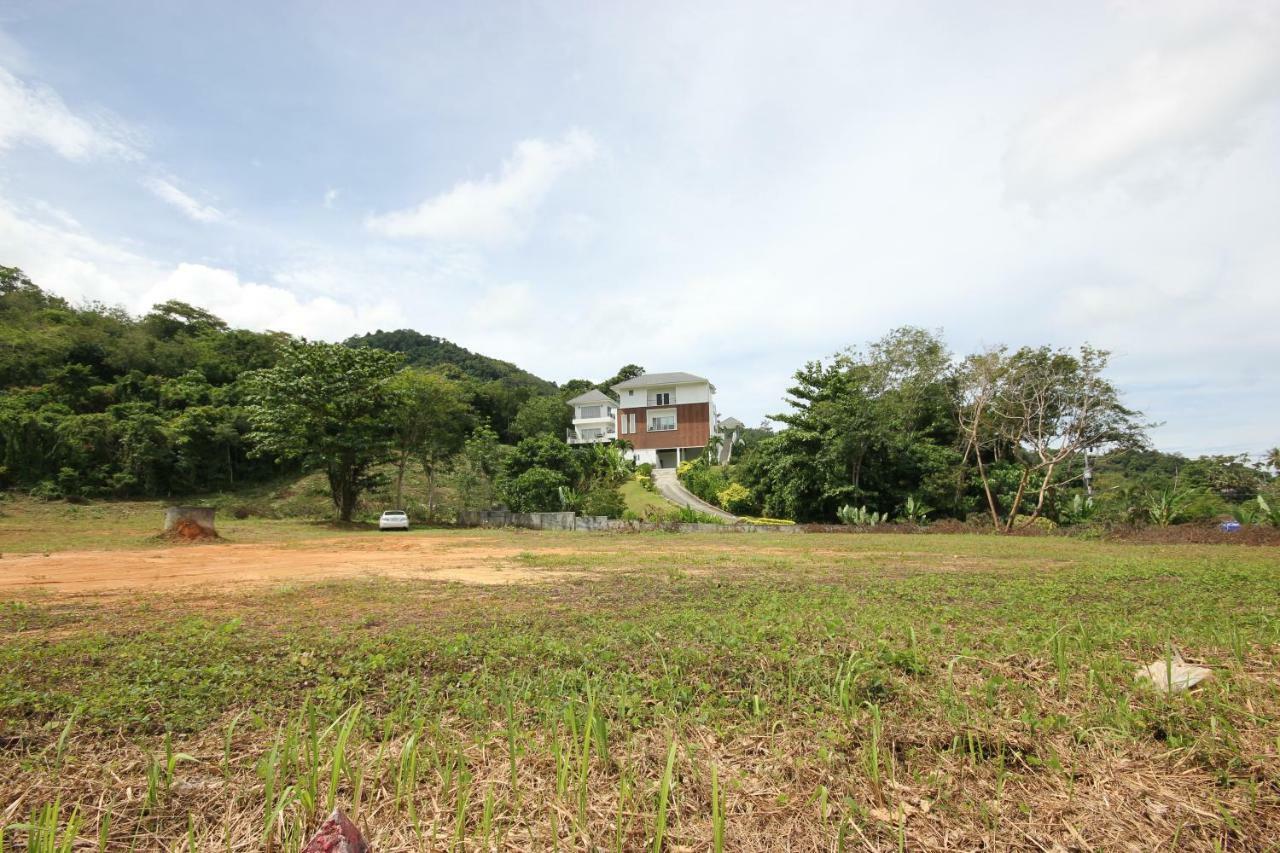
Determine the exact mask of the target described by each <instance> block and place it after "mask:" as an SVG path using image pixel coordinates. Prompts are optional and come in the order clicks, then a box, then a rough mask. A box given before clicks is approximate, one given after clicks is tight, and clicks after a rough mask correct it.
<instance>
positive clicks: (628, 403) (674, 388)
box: [618, 382, 711, 409]
mask: <svg viewBox="0 0 1280 853" xmlns="http://www.w3.org/2000/svg"><path fill="white" fill-rule="evenodd" d="M661 389H669V390H670V391H671V392H672V393H671V404H672V405H681V404H684V403H709V402H711V385H710V384H708V383H706V382H698V383H696V384H692V385H661V386H654V387H653V388H627V389H624V390H623V391H621V392H620V393H621V395H622V399H621V401H620V402H619V403H618V406H619V407H620V408H623V409H629V408H636V407H637V406H647V405H649V393H650V392H651V391H654V390H661Z"/></svg>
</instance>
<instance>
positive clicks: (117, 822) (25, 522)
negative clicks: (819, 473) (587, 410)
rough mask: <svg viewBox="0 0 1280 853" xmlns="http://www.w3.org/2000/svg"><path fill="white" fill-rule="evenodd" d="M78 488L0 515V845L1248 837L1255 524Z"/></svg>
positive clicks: (1261, 734)
mask: <svg viewBox="0 0 1280 853" xmlns="http://www.w3.org/2000/svg"><path fill="white" fill-rule="evenodd" d="M77 509H80V510H82V512H80V513H77V514H69V513H68V510H69V508H67V507H53V506H51V507H48V508H43V509H38V510H36V509H30V508H29V507H14V506H12V505H6V507H5V510H6V515H5V516H4V517H3V518H0V551H3V553H4V556H3V558H0V583H3V584H4V585H3V586H0V602H2V603H0V766H4V767H5V768H7V769H6V772H5V773H3V774H0V825H3V826H5V827H6V829H5V830H4V833H3V838H4V845H5V849H11V848H15V849H25V845H27V843H28V840H29V838H30V831H29V830H27V829H23V828H21V825H24V824H27V823H29V822H30V821H31V819H32V817H33V816H36V817H40V812H41V810H42V809H45V808H46V807H48V806H52V805H53V804H55V803H56V814H55V813H54V809H49V810H48V814H47V815H45V819H47V820H49V821H50V822H52V821H54V820H55V819H56V821H57V822H58V823H59V825H60V827H61V829H60V831H61V832H64V833H65V832H66V827H67V826H68V824H69V823H71V824H73V826H72V831H73V832H74V834H76V835H78V836H79V837H80V838H81V847H79V848H77V849H107V850H121V851H123V850H129V849H134V850H160V849H163V850H176V849H183V850H187V849H191V850H237V851H240V850H244V851H248V850H263V849H278V850H286V851H287V850H296V849H298V846H299V841H300V839H301V838H302V837H303V836H304V834H305V833H306V832H307V831H308V830H310V829H312V828H314V827H315V825H316V823H317V821H318V817H319V815H320V814H321V812H323V811H324V810H325V809H327V808H328V807H329V806H330V804H331V803H336V804H338V805H341V806H342V807H343V808H344V809H346V810H347V811H348V812H349V813H350V814H352V816H353V817H355V818H356V819H357V821H358V822H359V823H360V824H361V825H362V826H363V827H364V829H365V831H366V834H367V836H368V837H369V838H370V840H371V841H372V843H373V847H374V850H376V851H380V853H381V852H382V851H396V850H441V849H457V850H490V849H500V850H537V851H542V850H553V849H561V850H585V849H600V850H641V849H645V850H652V849H655V848H656V847H659V846H660V847H662V848H663V849H667V850H713V849H717V846H716V845H717V839H718V838H722V839H723V842H722V849H724V850H747V851H751V850H791V851H819V850H821V851H830V850H840V849H843V850H895V849H953V850H973V849H980V848H995V849H1026V850H1068V849H1082V850H1083V849H1106V850H1123V849H1133V850H1151V849H1165V850H1183V849H1192V850H1195V849H1204V850H1213V849H1223V850H1267V849H1280V848H1277V847H1276V840H1277V839H1280V788H1278V787H1277V786H1278V782H1277V780H1278V779H1280V556H1278V555H1277V552H1276V550H1275V549H1273V548H1268V547H1252V548H1250V547H1237V546H1229V545H1218V546H1206V545H1167V546H1150V545H1144V546H1138V545H1130V544H1117V543H1100V542H1086V541H1078V540H1067V539H1058V538H1052V539H1048V538H1008V539H1006V538H999V537H990V536H947V535H933V536H916V535H884V536H881V535H860V536H847V535H845V536H841V535H822V534H812V535H799V536H797V535H791V536H781V535H778V536H775V535H768V534H752V535H734V534H712V535H704V536H695V535H674V534H665V533H653V534H634V535H589V534H567V533H566V534H553V533H535V532H528V531H524V532H518V531H485V532H478V531H415V532H413V533H411V534H408V535H397V534H389V535H379V534H377V533H376V532H373V531H363V530H360V529H331V528H329V527H326V526H322V525H316V524H308V523H305V522H266V521H259V520H247V521H245V522H236V521H229V522H226V523H224V524H222V530H223V533H224V535H225V536H226V538H227V542H225V543H219V544H213V545H197V546H176V547H174V546H164V545H161V544H158V543H154V542H152V541H151V540H150V538H149V537H150V535H151V531H152V530H153V529H154V526H155V522H156V519H157V516H156V515H155V514H154V506H152V507H150V508H148V507H146V506H145V505H138V506H137V507H135V508H130V507H120V506H114V505H106V506H98V507H81V508H77ZM87 510H94V513H90V512H87ZM135 511H136V513H137V517H136V518H135V519H134V520H133V521H125V522H122V521H121V518H127V517H131V516H129V513H134V512H135ZM95 513H96V514H95ZM95 547H101V548H105V549H108V550H101V551H95V550H94V548H95ZM24 552H25V553H26V554H27V555H29V556H19V554H21V553H24ZM46 552H47V553H49V555H50V556H48V557H46V556H44V554H45V553H46ZM152 563H154V564H157V565H162V566H167V567H169V568H170V569H172V570H173V571H171V572H170V573H169V574H171V575H175V576H176V578H171V579H170V580H164V576H165V572H164V571H159V572H156V573H154V574H152V575H148V574H147V571H148V566H149V565H150V564H152ZM38 564H43V566H44V568H41V569H33V568H32V566H33V565H38ZM184 567H185V573H184ZM33 572H34V573H43V574H44V575H45V576H46V577H45V578H44V580H43V581H42V580H40V579H34V581H33V582H31V583H28V582H25V581H23V580H22V579H23V578H24V577H29V576H30V574H31V573H33ZM76 573H79V575H77V576H79V577H81V578H82V581H81V583H80V585H78V586H77V585H75V584H59V583H57V582H56V578H57V577H59V576H62V577H67V576H68V575H69V574H76ZM86 573H87V574H89V575H92V576H93V577H94V578H96V579H97V580H96V581H95V582H93V583H87V582H84V581H83V578H84V577H85V576H86ZM1170 642H1172V643H1174V644H1176V645H1177V646H1178V647H1179V648H1180V649H1181V650H1182V652H1183V653H1184V655H1186V657H1188V658H1189V659H1193V660H1195V661H1198V662H1203V663H1204V664H1205V665H1207V666H1209V667H1211V668H1212V669H1213V671H1214V676H1213V677H1212V678H1211V679H1210V680H1209V681H1207V682H1206V683H1204V684H1203V685H1201V686H1200V687H1198V688H1196V689H1195V690H1194V691H1192V692H1191V693H1189V694H1186V695H1178V696H1174V697H1166V696H1164V695H1162V694H1159V693H1157V692H1155V691H1154V690H1152V689H1150V688H1147V687H1143V686H1141V685H1138V684H1135V682H1134V680H1133V671H1134V669H1135V668H1136V667H1137V666H1138V665H1139V664H1143V663H1146V662H1149V661H1151V660H1154V659H1155V658H1157V657H1159V656H1161V655H1162V654H1163V653H1164V650H1165V649H1166V648H1167V645H1168V643H1170ZM659 836H660V838H659ZM41 849H52V848H41Z"/></svg>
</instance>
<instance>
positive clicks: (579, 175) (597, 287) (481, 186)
mask: <svg viewBox="0 0 1280 853" xmlns="http://www.w3.org/2000/svg"><path fill="white" fill-rule="evenodd" d="M1277 152H1280V6H1278V5H1277V4H1275V3H1259V4H1247V3H1244V4H1233V3H1229V2H1168V3H1161V4H1158V5H1157V4H1147V3H1096V4H1095V3H1087V2H1083V3H1069V4H1068V3H1061V4H1044V3H1041V4H1025V3H985V4H969V5H968V6H962V5H961V4H954V3H933V4H931V3H895V4H888V3H885V4H847V3H839V4H822V3H804V4H782V3H772V4H755V3H745V2H731V3H698V4H688V3H663V2H650V3H644V4H640V3H631V4H620V3H582V4H571V3H523V4H515V3H502V4H483V3H471V4H431V5H428V4H421V3H404V4H393V3H377V4H370V5H368V6H367V7H357V5H355V4H350V3H332V4H323V3H306V4H302V3H297V4H291V3H269V4H264V3H235V2H225V3H217V4H183V3H160V2H156V3H132V2H122V0H117V1H116V2H110V3H106V2H102V3H71V2H50V0H43V2H36V3H22V2H18V3H13V2H5V3H0V263H5V264H16V265H19V266H22V267H23V268H24V269H26V270H27V271H28V272H29V273H30V274H31V275H32V277H33V278H34V279H35V280H36V281H37V282H38V283H39V284H41V285H42V286H44V287H46V288H49V289H51V290H54V291H56V292H59V293H62V294H64V295H67V296H69V297H72V298H76V299H97V300H101V301H105V302H109V303H113V304H120V305H123V306H125V307H126V308H128V309H129V310H131V311H134V312H141V311H144V310H145V309H146V308H147V307H148V306H149V305H151V304H153V303H154V302H158V301H162V300H164V299H168V298H180V299H185V300H187V301H190V302H193V303H196V304H201V305H204V306H206V307H208V308H210V309H211V310H213V311H215V312H217V313H219V314H220V315H222V316H223V317H225V318H226V319H227V320H228V321H230V322H232V323H234V324H236V325H242V326H248V327H253V328H271V329H283V330H286V331H290V332H295V333H298V334H305V335H307V336H309V337H317V338H326V339H341V338H343V337H346V336H348V335H350V334H354V333H359V332H364V331H369V330H372V329H376V328H384V329H390V328H399V327H411V328H415V329H418V330H420V331H423V332H427V333H431V334H437V335H442V336H444V337H447V338H450V339H452V340H454V341H456V342H458V343H460V344H462V345H464V346H467V347H469V348H472V349H475V350H478V351H480V352H484V353H486V354H490V355H495V356H499V357H503V358H508V359H511V360H513V361H516V362H517V363H519V364H521V365H522V366H524V367H527V368H528V369H530V370H533V371H534V372H536V373H539V374H540V375H543V376H546V377H547V378H550V379H554V380H557V381H564V380H566V379H569V378H573V377H589V378H596V379H599V378H604V377H606V376H608V375H610V374H612V373H613V372H614V371H615V370H616V368H617V367H618V366H620V365H621V364H623V363H627V362H638V363H640V364H643V365H645V366H646V367H648V368H649V369H651V370H686V371H690V372H695V373H700V374H703V375H706V376H709V377H711V378H712V379H713V381H715V383H716V385H717V387H718V389H719V392H720V393H719V408H720V409H721V411H722V412H724V413H725V414H732V415H736V416H737V417H739V418H741V419H743V420H744V421H746V422H748V423H756V422H759V420H760V419H761V418H762V417H764V416H765V415H767V414H769V413H771V412H776V411H778V409H779V407H780V400H781V397H782V394H783V391H784V389H785V387H786V385H787V380H788V377H789V375H790V374H791V372H792V371H794V370H795V369H796V368H797V367H799V366H800V365H801V364H802V363H803V362H804V361H806V360H808V359H812V358H818V357H822V356H826V355H829V354H831V353H833V352H835V351H836V350H838V349H840V348H842V347H845V346H848V345H851V344H860V343H863V342H865V341H867V340H869V339H872V338H876V337H879V336H880V335H881V334H883V333H884V332H885V331H887V330H888V329H890V328H892V327H894V326H897V325H903V324H912V325H920V326H926V327H941V328H943V329H945V332H946V335H947V337H948V339H949V340H950V342H951V344H952V346H953V347H954V348H955V349H956V350H957V351H958V352H966V351H970V350H973V349H976V348H980V347H983V346H988V345H993V344H999V343H1006V344H1009V345H1013V346H1017V345H1021V344H1024V343H1033V344H1034V343H1052V344H1056V345H1072V344H1078V343H1081V342H1084V341H1090V342H1092V343H1094V344H1096V345H1098V346H1102V347H1105V348H1108V349H1111V350H1112V351H1113V352H1114V362H1113V366H1114V369H1113V376H1114V377H1115V378H1116V380H1117V381H1119V382H1120V383H1121V384H1122V385H1123V386H1124V387H1125V388H1126V390H1127V392H1128V400H1129V401H1130V402H1131V403H1132V404H1133V405H1135V406H1137V407H1139V408H1141V409H1143V410H1144V411H1145V412H1146V413H1147V415H1148V417H1149V418H1151V419H1152V420H1155V421H1161V422H1163V423H1164V425H1163V426H1161V427H1160V428H1158V429H1157V430H1156V431H1155V432H1154V438H1155V440H1156V442H1157V444H1158V445H1159V446H1161V447H1164V448H1167V449H1173V450H1179V451H1182V452H1187V453H1198V452H1237V451H1249V452H1257V451H1261V450H1263V449H1264V448H1266V447H1269V446H1272V445H1274V444H1277V443H1280V427H1278V426H1277V424H1280V371H1278V370H1277V369H1276V367H1275V365H1276V364H1277V363H1280V335H1278V334H1277V332H1276V320H1277V317H1278V316H1280V239H1277V234H1280V156H1277Z"/></svg>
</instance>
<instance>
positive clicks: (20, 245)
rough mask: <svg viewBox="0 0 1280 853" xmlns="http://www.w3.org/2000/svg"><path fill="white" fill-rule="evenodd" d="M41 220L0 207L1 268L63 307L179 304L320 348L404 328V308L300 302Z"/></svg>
mask: <svg viewBox="0 0 1280 853" xmlns="http://www.w3.org/2000/svg"><path fill="white" fill-rule="evenodd" d="M35 207H36V208H38V209H44V208H46V207H47V206H46V205H42V204H40V203H37V204H36V205H35ZM40 219H41V217H37V216H36V215H34V211H31V210H24V209H20V208H15V207H12V206H10V205H8V204H6V203H4V202H3V201H0V246H6V247H9V248H7V249H6V251H5V257H4V259H3V263H5V264H11V265H14V266H18V267H21V268H22V269H23V270H24V271H26V273H27V274H28V275H29V276H31V279H32V281H34V282H35V283H36V284H37V285H39V286H40V287H42V288H44V289H46V290H48V291H50V292H52V293H56V294H58V295H59V296H63V297H66V298H68V299H72V300H90V301H95V302H103V303H106V304H108V305H118V306H121V307H123V308H124V309H126V310H127V311H130V312H131V313H133V314H141V313H144V312H146V311H147V310H149V309H150V308H151V306H152V305H155V304H157V303H160V302H164V301H166V300H169V299H181V300H183V301H185V302H190V303H191V304H193V305H198V306H200V307H202V308H206V309H208V310H210V311H212V312H213V313H214V314H217V315H218V316H220V317H222V318H223V319H225V320H226V321H227V322H229V323H230V324H231V325H233V326H238V327H243V328H249V329H257V330H266V329H271V330H276V331H283V332H290V333H292V334H298V335H305V336H307V337H310V338H319V339H324V340H341V339H343V338H346V337H349V336H350V335H352V334H356V333H358V332H362V331H366V330H368V329H373V328H377V327H379V326H381V327H383V328H398V327H399V326H401V325H404V317H403V313H404V312H403V307H402V306H399V305H395V304H393V303H392V301H391V300H389V299H387V298H385V297H379V298H376V299H375V298H368V297H366V298H363V299H360V300H358V301H338V300H337V299H334V298H332V297H329V296H324V295H318V296H313V297H305V296H299V295H298V294H295V293H293V292H292V291H291V290H289V289H288V287H286V286H282V284H281V283H280V282H276V281H274V280H273V281H271V282H267V283H259V282H252V281H244V280H242V279H241V278H240V276H239V275H238V274H237V273H236V272H235V271H233V270H228V269H222V268H219V267H213V266H207V265H204V264H196V263H179V264H177V265H176V266H175V265H171V264H163V263H159V262H157V261H155V260H153V259H151V258H148V257H145V256H143V255H139V254H137V253H136V252H132V251H129V250H126V249H121V248H119V247H118V246H114V245H112V244H111V243H108V242H104V241H101V240H98V239H96V238H94V237H92V236H90V235H88V234H86V233H84V232H82V231H78V230H71V229H70V228H68V227H64V226H63V224H62V223H58V222H56V221H54V220H56V219H57V217H56V216H54V217H44V219H45V221H40Z"/></svg>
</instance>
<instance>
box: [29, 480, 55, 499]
mask: <svg viewBox="0 0 1280 853" xmlns="http://www.w3.org/2000/svg"><path fill="white" fill-rule="evenodd" d="M31 497H33V498H36V499H37V500H42V501H56V500H60V499H61V498H62V489H59V488H58V484H57V483H55V482H53V480H41V481H40V482H39V483H36V484H35V485H34V486H33V487H32V488H31Z"/></svg>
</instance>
